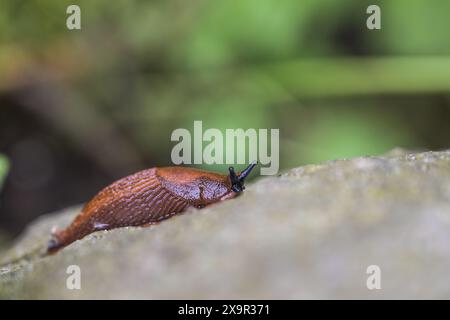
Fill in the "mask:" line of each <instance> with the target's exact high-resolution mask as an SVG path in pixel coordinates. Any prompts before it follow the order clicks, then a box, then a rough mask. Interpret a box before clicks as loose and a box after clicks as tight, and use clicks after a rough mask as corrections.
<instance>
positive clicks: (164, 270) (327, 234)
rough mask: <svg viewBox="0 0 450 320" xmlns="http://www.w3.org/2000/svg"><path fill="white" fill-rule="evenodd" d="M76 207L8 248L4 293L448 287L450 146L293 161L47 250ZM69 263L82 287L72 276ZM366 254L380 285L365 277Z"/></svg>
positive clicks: (372, 293)
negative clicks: (182, 209) (165, 216)
mask: <svg viewBox="0 0 450 320" xmlns="http://www.w3.org/2000/svg"><path fill="white" fill-rule="evenodd" d="M78 211H79V208H72V209H68V210H67V211H66V212H62V213H57V214H53V215H48V216H44V217H41V218H40V219H38V221H36V222H35V223H33V224H32V225H31V226H30V227H29V228H28V229H27V230H26V231H25V232H24V234H23V236H22V237H21V238H20V239H18V240H17V242H16V244H15V245H14V246H13V248H12V249H11V250H9V251H8V252H6V253H5V254H4V255H3V264H2V266H1V267H0V297H1V298H40V299H46V298H63V299H74V298H86V299H90V298H159V299H165V298H191V299H197V298H210V299H215V298H236V299H243V298H255V299H266V298H275V299H278V298H289V299H291V298H313V299H314V298H363V299H367V298H450V151H444V152H425V153H418V154H401V153H399V152H398V151H397V152H394V153H392V154H390V155H387V156H384V157H364V158H355V159H348V160H337V161H330V162H327V163H324V164H321V165H308V166H304V167H299V168H295V169H292V170H290V171H288V172H286V173H285V174H282V175H280V176H277V177H268V178H261V179H259V180H258V181H256V182H255V183H253V184H249V185H248V187H247V190H246V191H245V193H244V194H243V195H242V196H241V197H239V198H236V199H232V200H229V201H226V202H224V203H221V204H218V205H214V206H211V207H208V208H205V209H202V210H192V211H188V212H186V213H185V214H183V215H180V216H176V217H173V218H171V219H169V220H167V221H164V222H162V223H160V224H159V225H156V226H152V227H148V228H131V227H130V228H123V229H117V230H112V231H103V232H97V233H94V234H91V235H89V236H87V237H86V238H84V239H82V240H79V241H76V242H75V243H73V244H72V245H70V246H68V247H67V248H65V249H64V250H62V251H60V252H59V253H57V254H56V255H52V256H42V252H43V250H44V247H45V245H46V242H47V241H48V235H49V230H50V229H51V227H52V226H53V225H59V226H65V225H66V224H67V223H69V222H70V220H71V219H72V218H73V217H74V216H75V215H76V214H77V212H78ZM69 265H78V266H80V268H81V290H69V289H67V288H66V279H67V277H68V276H69V275H68V274H67V273H66V270H67V267H68V266H69ZM369 265H377V266H379V267H380V269H381V289H380V290H368V288H367V287H366V280H367V278H368V277H369V276H370V275H369V274H367V273H366V270H367V267H368V266H369Z"/></svg>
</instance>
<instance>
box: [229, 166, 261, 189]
mask: <svg viewBox="0 0 450 320" xmlns="http://www.w3.org/2000/svg"><path fill="white" fill-rule="evenodd" d="M256 164H257V162H256V161H253V162H252V163H250V165H249V166H248V167H247V168H245V169H244V170H243V171H242V172H240V173H239V174H237V175H236V172H235V171H234V168H233V167H229V168H228V170H229V171H230V180H231V190H233V191H234V192H241V191H243V190H245V186H244V180H245V178H247V176H248V175H249V174H250V172H251V171H252V170H253V168H254V167H255V166H256Z"/></svg>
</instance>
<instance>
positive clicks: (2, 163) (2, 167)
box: [0, 154, 9, 191]
mask: <svg viewBox="0 0 450 320" xmlns="http://www.w3.org/2000/svg"><path fill="white" fill-rule="evenodd" d="M8 170H9V161H8V159H7V158H6V157H5V156H4V155H2V154H0V191H1V189H2V186H3V182H4V181H5V178H6V175H7V174H8Z"/></svg>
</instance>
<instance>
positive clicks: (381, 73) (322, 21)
mask: <svg viewBox="0 0 450 320" xmlns="http://www.w3.org/2000/svg"><path fill="white" fill-rule="evenodd" d="M70 4H78V5H80V7H81V15H82V22H81V25H82V30H74V31H69V30H67V28H66V26H65V22H66V21H65V20H66V17H67V14H66V8H67V6H68V5H70ZM370 4H378V5H380V7H381V20H382V22H381V24H382V29H381V30H376V31H370V30H368V29H367V28H366V19H367V14H366V8H367V6H368V5H370ZM449 11H450V1H444V0H442V1H441V0H437V1H433V5H430V2H429V1H425V0H395V1H389V0H385V1H369V0H367V1H366V0H341V1H336V0H304V1H297V0H284V1H275V0H267V1H256V0H239V1H238V0H219V1H207V0H192V1H184V0H171V1H162V0H159V1H144V0H140V1H137V0H136V1H129V0H117V1H107V0H94V1H92V0H3V1H2V3H1V5H0V103H1V104H0V123H1V126H0V133H1V134H0V151H2V152H3V153H5V154H6V155H7V156H8V158H9V159H10V160H11V163H12V164H14V166H12V169H11V173H10V175H9V177H8V179H7V182H6V185H5V192H4V194H3V197H4V200H5V205H4V207H3V209H2V211H3V212H5V214H4V215H3V217H0V219H3V220H0V223H8V222H9V221H10V220H9V219H18V221H19V222H17V223H16V225H12V226H10V228H11V229H14V228H16V229H17V228H19V227H18V225H22V224H23V223H24V222H25V221H27V220H28V219H29V216H30V215H33V214H37V213H43V212H47V211H49V210H52V209H56V208H61V207H63V206H67V205H68V204H73V203H77V202H82V201H85V200H86V198H88V197H89V196H90V195H92V194H93V193H95V192H96V191H97V190H98V189H99V188H100V187H102V186H104V185H105V184H106V183H108V182H111V181H112V180H114V179H116V178H119V177H121V176H123V175H125V174H127V173H130V172H133V171H136V170H138V169H141V168H143V167H150V166H156V165H169V164H170V163H171V162H170V151H171V148H172V146H173V145H174V142H171V141H170V135H171V133H172V131H173V130H174V129H176V128H180V127H183V128H188V129H191V128H192V126H193V121H194V120H203V127H204V128H205V129H206V128H219V129H221V130H224V129H225V128H244V129H247V128H256V129H258V128H279V129H280V153H281V155H280V161H281V166H282V168H287V167H291V166H298V165H301V164H305V163H310V162H320V161H324V160H328V159H336V158H343V157H350V156H359V155H375V154H380V153H384V152H386V151H388V150H389V149H392V148H394V147H403V148H414V149H440V148H448V137H449V136H450V126H448V121H449V120H450V38H449V37H448V35H447V34H448V30H450V20H449V19H448V18H447V15H448V12H449ZM225 166H226V165H224V166H220V165H219V166H214V168H213V169H215V170H221V171H223V170H226V168H225ZM210 168H211V167H210ZM24 197H25V198H27V199H28V201H27V203H24V202H23V201H21V199H23V198H24ZM3 212H2V213H3ZM12 217H14V218H12ZM5 221H6V222H5Z"/></svg>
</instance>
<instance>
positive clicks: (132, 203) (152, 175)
mask: <svg viewBox="0 0 450 320" xmlns="http://www.w3.org/2000/svg"><path fill="white" fill-rule="evenodd" d="M255 165H256V163H252V164H251V165H250V166H248V167H247V169H245V170H244V171H242V172H241V173H239V174H237V175H236V173H235V172H234V169H233V168H232V167H230V168H229V171H230V172H229V175H222V174H218V173H213V172H208V171H203V170H197V169H193V168H186V167H163V168H151V169H147V170H143V171H140V172H137V173H135V174H132V175H130V176H127V177H124V178H122V179H120V180H118V181H116V182H114V183H112V184H111V185H109V186H107V187H106V188H104V189H103V190H101V191H100V192H99V193H98V194H97V195H96V196H95V197H94V198H93V199H92V200H91V201H89V202H88V203H87V204H86V205H85V206H84V208H83V209H82V211H81V213H80V214H79V215H78V216H77V217H76V218H75V220H74V221H73V222H72V223H71V224H70V225H69V226H68V227H67V228H66V229H64V230H61V231H54V232H52V239H51V240H50V242H49V245H48V249H47V252H48V253H54V252H56V251H57V250H59V249H61V248H63V247H65V246H67V245H69V244H71V243H72V242H74V241H76V240H78V239H81V238H83V237H85V236H86V235H88V234H90V233H92V232H95V231H99V230H109V229H114V228H120V227H126V226H142V225H148V224H153V223H157V222H159V221H161V220H164V219H167V218H169V217H171V216H173V215H176V214H178V213H180V212H183V211H184V210H186V209H187V208H189V207H195V208H203V207H205V206H208V205H210V204H212V203H215V202H219V201H223V200H226V199H230V198H234V197H235V196H237V195H238V194H239V193H241V192H242V191H243V190H244V189H245V187H244V179H245V177H247V175H248V174H249V173H250V171H251V170H252V169H253V167H254V166H255Z"/></svg>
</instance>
